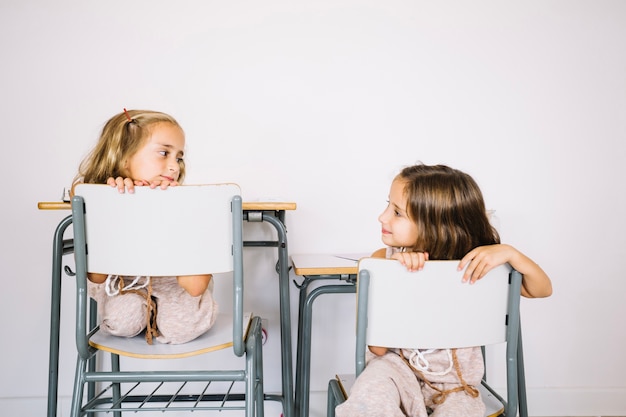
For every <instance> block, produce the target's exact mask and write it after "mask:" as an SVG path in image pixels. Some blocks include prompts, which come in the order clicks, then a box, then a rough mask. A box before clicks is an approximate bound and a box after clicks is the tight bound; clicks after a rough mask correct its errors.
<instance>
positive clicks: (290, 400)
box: [37, 202, 296, 417]
mask: <svg viewBox="0 0 626 417" xmlns="http://www.w3.org/2000/svg"><path fill="white" fill-rule="evenodd" d="M37 207H38V208H39V209H40V210H70V209H71V207H72V206H71V203H69V202H39V203H38V204H37ZM295 209H296V203H291V202H244V203H243V219H244V220H245V221H247V222H266V223H269V224H271V225H272V226H273V227H274V228H275V229H276V232H277V239H276V240H275V241H245V242H244V246H254V247H275V248H277V251H278V263H277V265H276V270H277V272H278V278H279V279H278V289H279V300H280V334H281V364H282V366H281V368H282V393H281V394H280V395H270V394H268V395H266V396H265V398H266V399H267V400H274V401H280V402H281V403H282V405H283V412H284V417H294V387H293V362H292V357H293V355H292V347H291V346H292V345H291V311H290V301H289V300H290V295H289V253H288V250H287V249H288V247H287V228H286V226H285V212H286V211H287V210H295ZM70 224H72V216H71V215H69V216H67V217H66V218H64V219H63V220H61V222H60V223H59V225H58V226H57V228H56V230H55V233H54V241H53V244H52V304H51V314H50V357H49V369H48V372H49V374H48V414H47V416H48V417H55V416H56V414H57V396H58V377H59V325H60V320H61V276H62V271H63V270H64V268H63V265H62V264H63V255H66V254H70V253H73V252H74V242H73V240H72V239H64V234H65V230H66V229H67V227H68V226H69V225H70ZM65 271H66V272H71V271H70V270H69V269H68V268H67V267H66V268H65Z"/></svg>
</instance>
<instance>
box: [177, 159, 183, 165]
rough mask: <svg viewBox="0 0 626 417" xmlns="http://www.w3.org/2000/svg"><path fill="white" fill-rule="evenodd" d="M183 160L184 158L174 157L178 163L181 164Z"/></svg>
mask: <svg viewBox="0 0 626 417" xmlns="http://www.w3.org/2000/svg"><path fill="white" fill-rule="evenodd" d="M183 161H184V159H183V158H176V162H178V163H179V164H182V163H183Z"/></svg>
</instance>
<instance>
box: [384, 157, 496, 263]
mask: <svg viewBox="0 0 626 417" xmlns="http://www.w3.org/2000/svg"><path fill="white" fill-rule="evenodd" d="M396 180H401V181H404V182H405V188H404V193H405V195H406V198H407V204H408V207H407V208H406V209H407V213H408V214H409V216H410V218H411V219H412V220H413V221H415V223H416V225H417V230H418V240H417V242H415V246H414V247H413V248H410V249H411V250H412V251H419V252H428V255H429V259H432V260H436V259H439V260H444V259H461V258H462V257H463V256H464V255H465V254H466V253H467V252H469V251H470V250H472V249H474V248H475V247H477V246H483V245H491V244H495V243H500V237H499V235H498V232H497V231H496V230H495V229H494V228H493V226H492V225H491V224H490V223H489V219H488V217H487V211H486V209H485V202H484V199H483V195H482V193H481V191H480V188H479V187H478V184H476V182H475V181H474V180H473V179H472V177H470V176H469V175H468V174H466V173H464V172H461V171H459V170H456V169H452V168H450V167H448V166H445V165H423V164H419V165H414V166H409V167H406V168H404V169H403V170H402V171H401V172H400V173H399V174H398V175H397V176H396ZM407 249H409V248H407Z"/></svg>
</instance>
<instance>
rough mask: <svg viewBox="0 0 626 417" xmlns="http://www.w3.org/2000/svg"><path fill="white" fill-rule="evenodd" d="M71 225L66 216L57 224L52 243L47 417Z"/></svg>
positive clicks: (54, 387)
mask: <svg viewBox="0 0 626 417" xmlns="http://www.w3.org/2000/svg"><path fill="white" fill-rule="evenodd" d="M71 223H72V216H68V217H66V218H65V219H63V220H62V221H61V223H59V225H58V226H57V228H56V231H55V232H54V241H53V242H52V291H51V303H50V352H49V355H50V356H49V358H48V414H47V415H48V417H56V415H57V401H58V391H59V332H60V322H61V270H62V269H63V268H62V264H63V255H64V253H66V250H67V249H73V248H74V246H73V244H71V247H70V245H69V244H68V246H67V248H66V245H65V242H64V241H63V235H64V234H65V229H67V227H68V226H69V225H70V224H71Z"/></svg>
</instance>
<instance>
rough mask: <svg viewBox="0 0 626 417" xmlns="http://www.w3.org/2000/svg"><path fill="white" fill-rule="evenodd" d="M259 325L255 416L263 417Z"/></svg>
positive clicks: (261, 350) (261, 355)
mask: <svg viewBox="0 0 626 417" xmlns="http://www.w3.org/2000/svg"><path fill="white" fill-rule="evenodd" d="M262 331H263V330H262V329H261V324H260V323H259V333H258V334H257V338H256V345H257V348H256V352H255V354H256V366H255V369H256V371H257V372H256V375H255V380H256V394H257V395H256V415H257V417H263V416H264V414H265V391H264V388H263V337H262Z"/></svg>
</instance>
